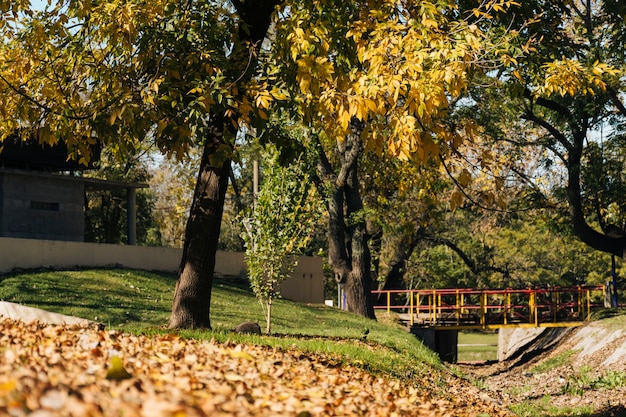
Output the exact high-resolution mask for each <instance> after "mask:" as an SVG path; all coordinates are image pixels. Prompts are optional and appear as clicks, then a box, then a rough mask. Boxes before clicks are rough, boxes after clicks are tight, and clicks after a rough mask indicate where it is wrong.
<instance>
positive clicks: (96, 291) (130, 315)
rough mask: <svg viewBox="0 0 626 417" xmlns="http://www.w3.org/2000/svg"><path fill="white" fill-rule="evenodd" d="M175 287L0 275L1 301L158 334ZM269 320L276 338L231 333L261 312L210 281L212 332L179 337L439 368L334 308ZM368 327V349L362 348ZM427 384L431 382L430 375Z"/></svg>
mask: <svg viewBox="0 0 626 417" xmlns="http://www.w3.org/2000/svg"><path fill="white" fill-rule="evenodd" d="M174 285H175V277H174V276H173V275H171V274H161V273H152V272H144V271H132V270H122V269H100V270H79V271H43V272H28V273H20V274H13V275H9V276H0V300H4V301H11V302H16V303H20V304H24V305H29V306H33V307H39V308H43V309H46V310H49V311H53V312H58V313H63V314H69V315H74V316H78V317H82V318H86V319H91V320H96V321H99V322H101V323H104V324H105V325H107V326H108V327H112V328H118V329H122V330H125V331H130V332H141V333H150V332H163V331H166V330H165V329H164V325H165V324H166V323H167V319H168V317H169V313H170V308H171V302H172V296H173V291H174ZM272 317H273V319H272V330H273V332H274V333H276V334H279V335H280V336H279V337H268V336H260V337H259V336H242V335H236V334H234V333H231V332H230V329H232V328H234V327H235V326H236V325H237V324H239V323H241V322H244V321H257V322H259V324H261V326H262V327H264V326H263V312H262V310H261V306H260V304H259V303H258V302H257V301H256V298H254V295H253V294H252V293H251V291H250V290H249V289H248V288H246V287H242V286H240V285H239V286H238V285H236V284H234V283H232V282H229V281H225V280H216V282H215V283H214V287H213V295H212V305H211V323H212V325H213V331H211V332H204V331H203V332H201V331H195V332H183V334H184V335H186V336H189V337H195V338H214V339H216V340H221V341H225V340H231V341H235V342H244V343H256V344H263V345H270V346H275V347H281V346H283V347H297V348H299V349H301V350H303V351H311V352H317V353H327V354H331V355H337V356H338V357H339V358H340V360H343V361H348V362H351V363H355V364H358V365H361V366H363V367H366V368H368V369H370V370H371V371H373V372H384V373H386V374H391V375H395V376H397V377H400V378H410V377H413V376H417V375H420V376H426V375H428V374H431V376H432V375H435V374H436V372H434V371H433V370H442V368H441V365H440V363H439V360H438V358H437V357H436V356H435V355H434V354H433V353H432V352H431V351H430V350H428V349H426V348H424V346H423V345H422V344H421V343H420V342H418V341H417V339H415V338H414V337H413V336H412V335H410V334H408V333H407V332H406V331H405V330H403V329H400V328H398V327H397V326H393V325H390V324H384V323H381V322H380V321H379V322H374V321H371V320H367V319H364V318H361V317H358V316H355V315H353V314H349V313H346V312H344V311H340V310H337V309H334V308H332V307H327V306H323V305H304V304H298V303H293V302H290V301H287V300H279V301H277V302H276V303H275V304H274V306H273V310H272ZM381 321H382V320H381ZM366 329H367V330H368V331H369V333H368V334H367V338H366V340H367V343H363V338H364V334H365V332H366ZM295 336H300V337H295ZM301 336H305V337H301ZM433 372H434V373H433ZM432 380H433V381H435V382H434V383H435V384H436V383H437V378H436V377H435V378H432Z"/></svg>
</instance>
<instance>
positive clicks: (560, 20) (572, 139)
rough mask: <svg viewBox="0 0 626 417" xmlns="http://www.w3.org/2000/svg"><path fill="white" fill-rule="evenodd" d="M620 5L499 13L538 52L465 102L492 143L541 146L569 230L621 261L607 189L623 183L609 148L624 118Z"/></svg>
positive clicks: (618, 229)
mask: <svg viewBox="0 0 626 417" xmlns="http://www.w3.org/2000/svg"><path fill="white" fill-rule="evenodd" d="M623 7H624V6H618V5H617V3H615V2H599V1H598V2H596V1H588V2H587V1H585V2H543V1H537V2H524V3H523V4H522V5H520V7H519V9H518V11H517V13H516V15H515V17H513V16H512V15H506V14H501V15H498V17H499V18H502V19H510V20H511V21H513V22H515V24H516V25H520V24H521V20H522V19H525V20H526V22H527V23H526V24H525V25H526V26H525V27H526V30H524V31H521V32H520V33H523V36H524V37H526V38H527V39H529V40H532V39H534V40H535V42H534V43H533V45H534V46H533V48H532V49H529V53H528V54H527V56H525V57H524V59H521V60H519V62H516V63H515V65H512V66H511V67H510V68H509V70H508V71H503V72H502V73H500V74H498V78H497V83H495V84H493V85H494V89H481V90H480V91H478V90H474V92H473V94H472V96H471V97H472V100H471V106H472V108H473V110H472V111H473V112H474V114H477V115H482V119H481V123H483V125H484V126H485V129H486V130H488V131H489V133H490V134H491V135H492V137H493V138H494V140H496V141H501V142H504V143H506V144H508V145H509V146H510V148H511V149H515V148H517V149H518V151H517V152H518V154H519V155H520V156H521V157H523V156H524V155H526V154H528V153H529V152H532V151H529V150H528V149H529V148H532V147H537V148H539V149H541V150H543V154H542V158H543V159H542V166H541V168H542V169H543V170H544V172H550V171H551V172H557V173H558V174H562V176H561V177H560V178H559V177H558V176H555V177H553V178H555V179H557V180H556V181H555V182H553V183H551V184H550V186H551V187H552V188H553V190H552V191H553V192H554V193H555V194H556V193H557V192H558V189H560V190H561V191H562V196H563V197H564V198H565V199H566V201H567V207H568V211H569V217H570V219H571V227H572V230H573V231H574V233H575V234H576V235H577V236H578V237H579V238H580V239H581V240H582V241H583V242H585V243H586V244H587V245H589V246H591V247H592V248H594V249H597V250H600V251H603V252H606V253H610V254H613V255H615V256H617V257H620V258H621V257H623V255H624V249H625V246H624V245H625V243H626V240H625V239H624V231H623V230H624V225H623V221H622V220H621V218H622V215H621V214H617V212H618V211H621V209H619V210H618V209H617V207H619V206H620V203H621V197H617V195H616V194H613V192H612V191H610V190H617V189H619V188H620V187H621V183H622V182H623V180H622V178H621V177H622V175H621V174H618V173H617V171H616V169H615V167H616V166H622V161H621V159H620V156H619V155H618V154H619V153H616V152H615V150H616V148H615V146H614V145H613V144H615V143H619V142H620V140H621V139H620V138H621V135H622V126H623V124H624V117H625V116H626V112H625V111H624V110H625V107H624V104H623V102H622V99H623V98H622V93H623V91H624V79H623V71H624V51H623V48H622V46H621V44H620V42H621V41H622V40H623V39H624V26H623V25H622V24H621V23H618V22H620V21H621V20H620V19H621V18H620V17H619V16H623V12H624V9H623ZM517 27H519V26H517ZM503 98H504V99H505V101H504V102H503ZM468 103H469V102H468ZM512 128H513V129H514V130H513V131H512V130H511V129H512ZM559 170H560V172H559ZM609 195H613V197H609ZM615 197H617V198H615ZM612 198H615V200H613V201H611V199H612Z"/></svg>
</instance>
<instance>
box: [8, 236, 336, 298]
mask: <svg viewBox="0 0 626 417" xmlns="http://www.w3.org/2000/svg"><path fill="white" fill-rule="evenodd" d="M181 256H182V249H177V248H156V247H146V246H126V245H109V244H100V243H85V242H65V241H57V240H36V239H16V238H4V237H0V273H7V272H10V271H12V270H14V269H18V268H19V269H34V268H52V269H63V268H76V267H87V268H90V267H107V266H119V267H124V268H131V269H142V270H148V271H161V272H176V271H177V270H178V266H179V264H180V259H181ZM322 267H323V261H322V259H321V258H318V257H311V256H301V257H300V259H299V261H298V266H297V267H296V270H295V271H294V272H293V274H292V276H291V278H290V279H288V280H287V281H285V282H283V285H282V286H281V292H282V295H283V297H285V298H287V299H290V300H293V301H300V302H305V303H316V304H318V303H319V304H321V303H324V274H323V270H322ZM215 272H216V274H219V275H231V276H232V275H235V276H240V275H244V274H245V273H246V266H245V263H244V260H243V253H240V252H225V251H218V252H217V256H216V259H215Z"/></svg>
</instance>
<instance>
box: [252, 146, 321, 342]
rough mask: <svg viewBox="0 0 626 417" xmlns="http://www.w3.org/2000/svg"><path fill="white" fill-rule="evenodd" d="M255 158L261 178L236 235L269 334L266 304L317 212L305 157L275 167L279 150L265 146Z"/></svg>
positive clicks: (276, 292) (288, 271) (295, 257)
mask: <svg viewBox="0 0 626 417" xmlns="http://www.w3.org/2000/svg"><path fill="white" fill-rule="evenodd" d="M260 160H261V168H262V170H263V171H262V172H263V181H262V184H261V187H260V189H259V193H258V196H257V198H256V200H255V202H254V203H253V206H252V208H251V209H249V210H246V211H245V214H244V216H245V218H243V219H242V221H243V224H244V229H245V230H244V232H243V233H242V238H243V240H244V242H245V246H246V251H245V255H244V258H245V261H246V265H247V267H248V275H249V276H250V284H251V287H252V290H253V291H254V293H255V295H256V296H257V298H258V300H259V302H260V303H261V305H262V306H263V310H264V312H265V320H266V330H265V331H266V333H268V334H269V333H270V331H271V317H272V303H273V301H274V300H275V299H276V298H278V297H279V296H280V284H281V283H282V282H283V281H284V280H285V279H287V278H289V276H290V274H291V272H293V270H294V268H295V267H296V266H297V262H298V254H300V253H301V252H302V250H303V249H304V248H305V247H306V245H307V243H308V242H309V240H310V238H311V235H312V232H313V227H314V225H315V224H316V223H317V219H318V217H319V215H320V213H319V210H317V209H316V208H317V207H319V204H317V199H316V198H315V196H314V195H313V194H312V191H313V190H312V189H311V178H310V176H309V175H308V173H307V170H306V167H305V166H304V164H305V161H303V160H302V159H298V160H296V161H294V162H292V163H291V164H290V165H288V166H281V165H280V163H279V152H278V151H277V150H276V149H275V148H274V147H273V146H271V145H267V146H266V147H265V151H264V152H263V153H262V155H261V158H260Z"/></svg>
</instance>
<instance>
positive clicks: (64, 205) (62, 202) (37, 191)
mask: <svg viewBox="0 0 626 417" xmlns="http://www.w3.org/2000/svg"><path fill="white" fill-rule="evenodd" d="M0 190H1V191H0V192H1V193H2V200H1V201H3V203H2V207H1V208H0V211H1V214H0V216H1V217H0V220H1V221H0V236H3V237H16V238H31V239H54V240H66V241H78V242H81V241H83V240H84V230H85V223H84V222H85V221H84V209H83V204H84V185H83V184H82V183H81V182H80V181H73V180H72V178H71V177H70V178H69V179H65V178H53V177H42V176H34V175H28V174H21V173H16V172H3V173H0Z"/></svg>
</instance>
